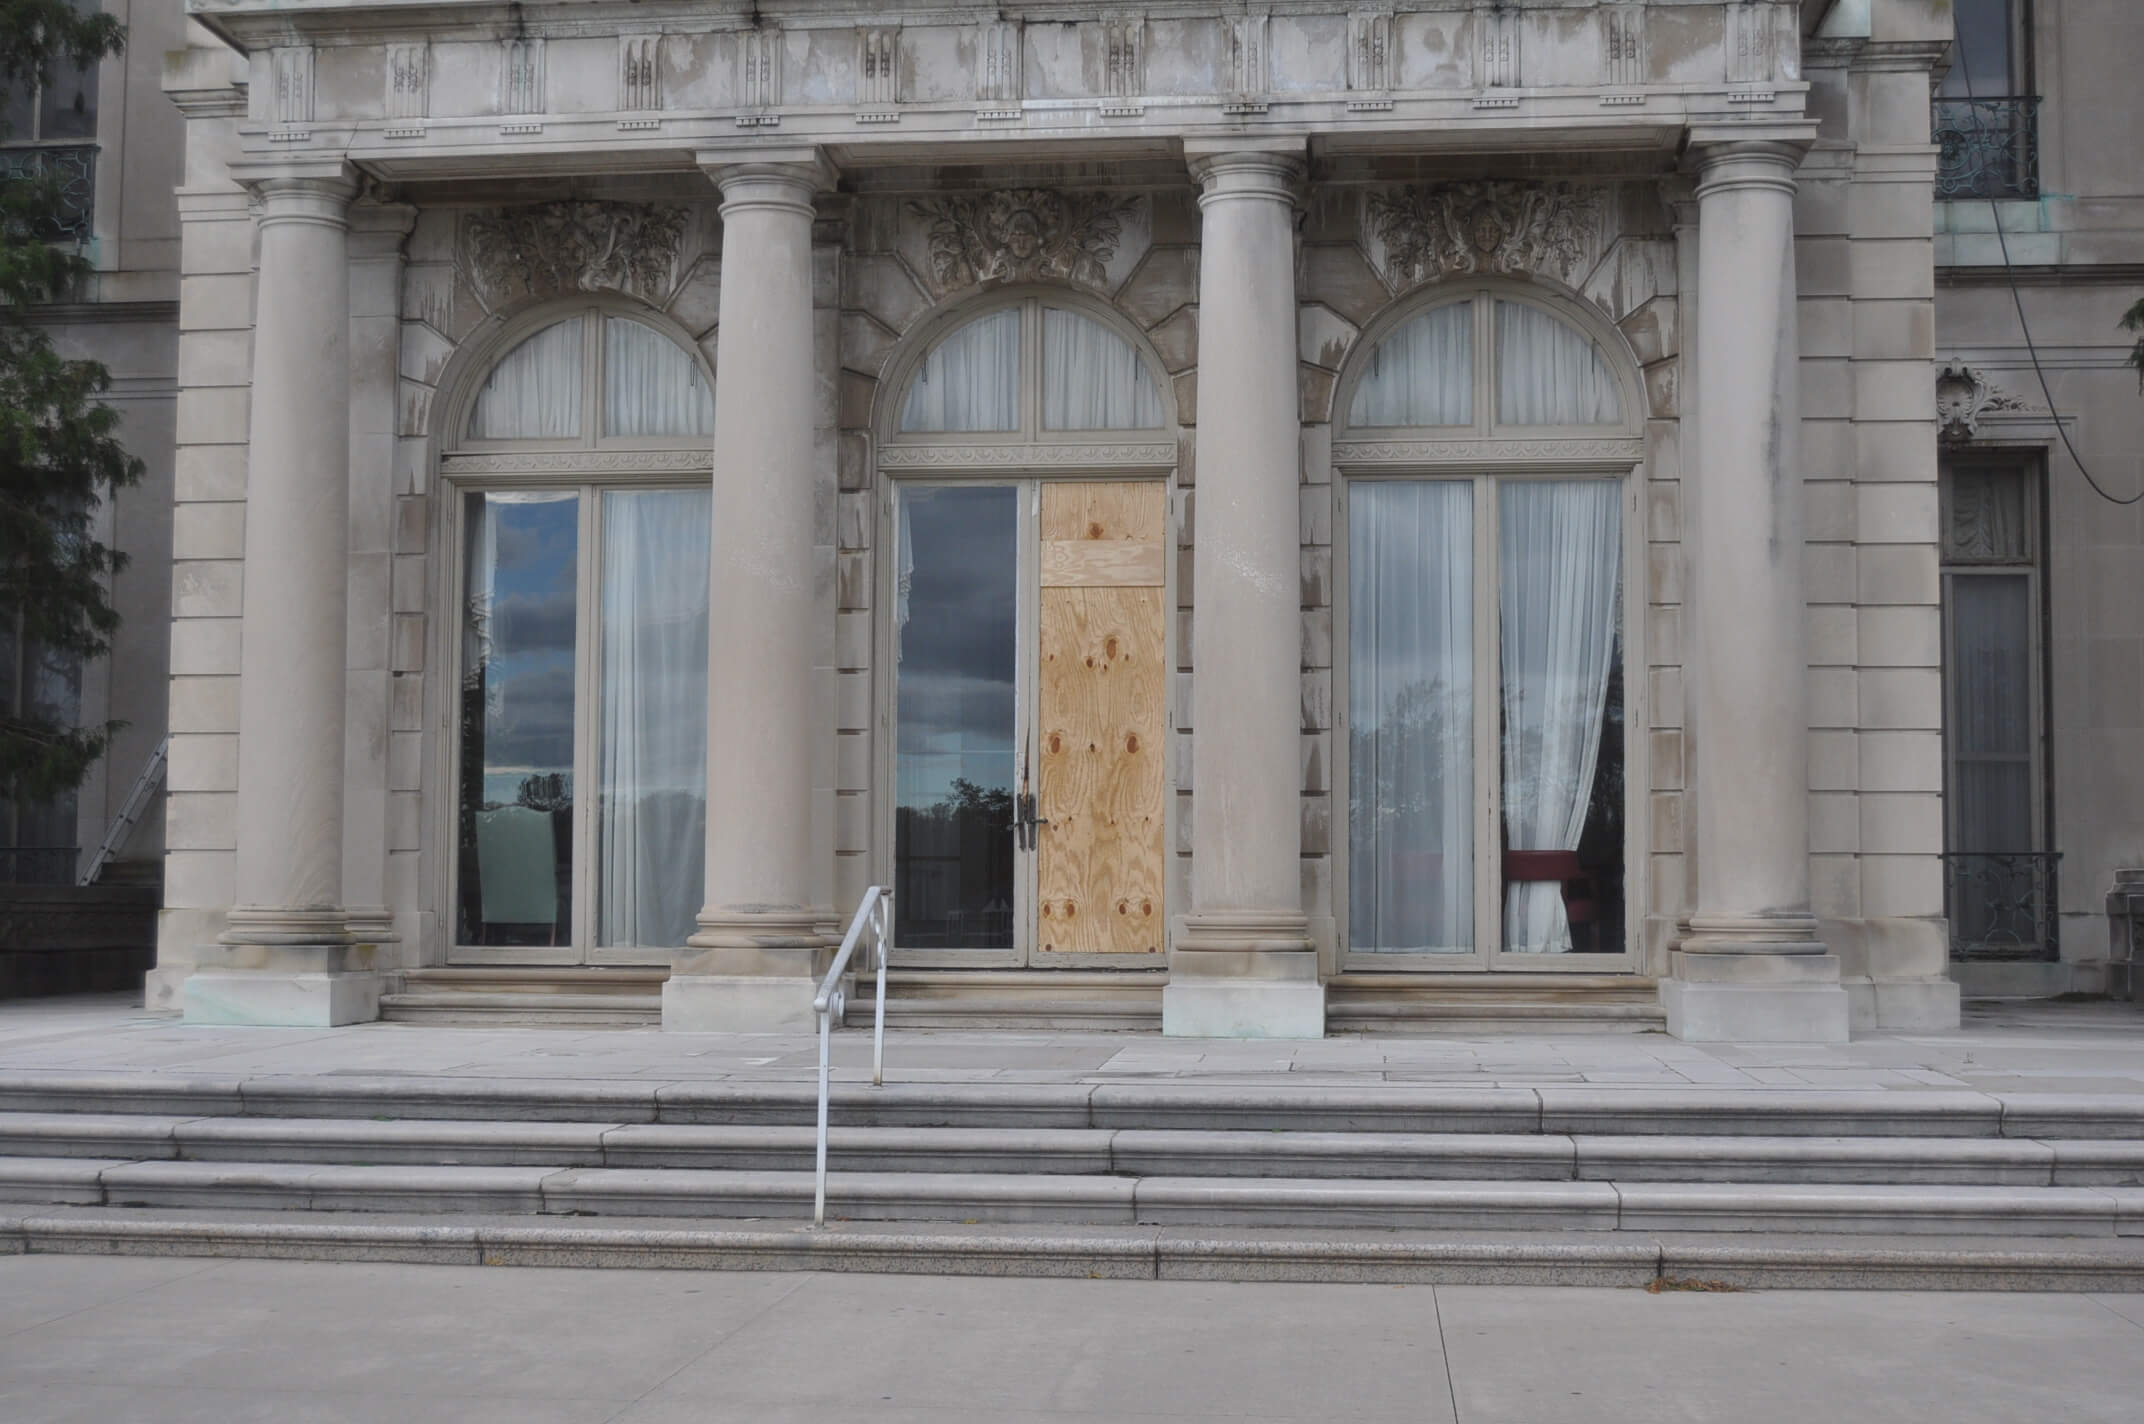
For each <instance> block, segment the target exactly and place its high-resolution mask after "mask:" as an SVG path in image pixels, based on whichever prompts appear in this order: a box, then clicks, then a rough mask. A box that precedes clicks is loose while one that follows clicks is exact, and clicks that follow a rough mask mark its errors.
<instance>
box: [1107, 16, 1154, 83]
mask: <svg viewBox="0 0 2144 1424" xmlns="http://www.w3.org/2000/svg"><path fill="white" fill-rule="evenodd" d="M1102 92H1103V94H1104V95H1106V96H1107V97H1109V98H1112V99H1131V98H1137V97H1138V96H1140V95H1142V94H1144V93H1145V92H1146V17H1145V16H1143V15H1141V16H1135V17H1132V18H1129V19H1114V20H1104V21H1103V22H1102Z"/></svg>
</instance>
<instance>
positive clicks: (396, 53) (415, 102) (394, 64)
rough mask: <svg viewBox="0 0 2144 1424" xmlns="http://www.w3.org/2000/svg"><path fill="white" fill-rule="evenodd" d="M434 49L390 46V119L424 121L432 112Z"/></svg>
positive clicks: (388, 60) (419, 46) (388, 95)
mask: <svg viewBox="0 0 2144 1424" xmlns="http://www.w3.org/2000/svg"><path fill="white" fill-rule="evenodd" d="M431 84H432V47H431V46H430V45H428V44H398V45H389V46H388V47H387V117H388V118H390V119H421V118H423V117H424V116H425V114H426V113H428V112H429V108H430V103H431Z"/></svg>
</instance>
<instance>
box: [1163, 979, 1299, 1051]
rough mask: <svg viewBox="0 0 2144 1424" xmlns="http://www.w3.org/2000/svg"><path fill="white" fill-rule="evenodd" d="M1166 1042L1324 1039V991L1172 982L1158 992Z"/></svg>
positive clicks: (1269, 984)
mask: <svg viewBox="0 0 2144 1424" xmlns="http://www.w3.org/2000/svg"><path fill="white" fill-rule="evenodd" d="M1161 1031H1162V1033H1163V1034H1164V1035H1165V1036H1166V1037H1169V1038H1323V1037H1325V986H1324V985H1323V984H1320V983H1318V982H1317V981H1315V980H1312V981H1310V982H1309V983H1303V982H1301V981H1296V982H1292V983H1291V982H1289V981H1288V980H1284V979H1188V980H1173V981H1171V982H1170V983H1168V984H1165V985H1163V986H1162V990H1161Z"/></svg>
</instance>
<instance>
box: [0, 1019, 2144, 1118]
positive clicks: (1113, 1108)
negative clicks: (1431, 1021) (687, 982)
mask: <svg viewBox="0 0 2144 1424" xmlns="http://www.w3.org/2000/svg"><path fill="white" fill-rule="evenodd" d="M843 1051H844V1053H845V1054H846V1055H847V1056H848V1057H850V1058H858V1057H861V1056H862V1054H865V1053H868V1051H869V1049H868V1044H864V1043H857V1042H853V1041H852V1042H849V1043H847V1044H845V1045H844V1046H843ZM840 1071H842V1072H844V1073H847V1074H849V1075H851V1077H852V1078H853V1076H854V1073H855V1071H856V1070H855V1069H854V1068H852V1067H845V1068H842V1069H841V1070H840ZM817 1092H818V1089H817V1086H816V1084H815V1083H814V1082H812V1081H811V1080H810V1078H809V1077H808V1076H806V1070H805V1069H804V1067H803V1066H802V1065H800V1066H799V1068H798V1077H797V1078H795V1079H794V1080H788V1081H743V1080H718V1081H701V1082H662V1081H656V1080H650V1079H642V1078H619V1079H569V1080H560V1079H495V1078H476V1077H467V1078H459V1077H439V1076H432V1077H424V1076H416V1075H411V1076H406V1077H405V1076H394V1075H384V1074H383V1075H379V1076H370V1077H368V1076H362V1075H356V1074H351V1075H340V1074H316V1075H306V1074H276V1073H266V1074H228V1075H209V1074H179V1073H156V1072H133V1073H81V1072H70V1071H23V1070H17V1071H10V1072H6V1073H0V1111H6V1112H43V1113H90V1114H111V1113H114V1112H118V1113H147V1114H157V1115H164V1116H174V1117H176V1116H185V1117H296V1118H391V1119H411V1120H436V1119H445V1120H452V1121H491V1122H553V1123H600V1124H614V1125H615V1124H624V1123H634V1122H640V1123H647V1122H658V1121H660V1122H667V1123H699V1124H735V1125H770V1126H778V1125H788V1126H801V1125H806V1124H809V1123H811V1122H812V1121H813V1120H814V1116H815V1113H816V1105H817ZM833 1121H834V1123H835V1124H836V1125H837V1126H842V1127H948V1128H961V1127H966V1128H1013V1129H1041V1128H1101V1129H1147V1130H1166V1129H1188V1130H1197V1131H1214V1130H1224V1129H1225V1130H1238V1131H1250V1132H1273V1131H1289V1132H1339V1133H1362V1132H1403V1133H1497V1134H1561V1135H1565V1136H1623V1137H1628V1136H1670V1137H1705V1136H1720V1135H1736V1136H1756V1137H1924V1138H1942V1137H1951V1138H2005V1137H2007V1138H2030V1139H2041V1140H2045V1139H2063V1140H2079V1139H2104V1140H2116V1141H2137V1140H2144V1097H2140V1096H2137V1095H2130V1094H2119V1093H2107V1094H2089V1093H2083V1094H2080V1093H2019V1094H2011V1093H1979V1092H1972V1091H1967V1090H1962V1089H1951V1090H1945V1089H1929V1090H1926V1091H1906V1090H1900V1091H1887V1090H1865V1091H1851V1090H1848V1091H1827V1090H1815V1089H1808V1090H1802V1089H1749V1088H1731V1089H1730V1088H1718V1089H1709V1088H1688V1089H1683V1088H1651V1087H1640V1088H1616V1087H1591V1086H1578V1085H1572V1086H1543V1087H1538V1088H1518V1087H1511V1088H1493V1087H1484V1088H1468V1087H1448V1086H1443V1085H1413V1084H1406V1083H1384V1084H1378V1085H1369V1086H1322V1085H1291V1084H1278V1085H1277V1084H1271V1083H1254V1084H1227V1083H1198V1082H1184V1081H1181V1080H1169V1081H1164V1082H1137V1081H1134V1082H1121V1083H1116V1082H1113V1083H902V1082H898V1081H896V1082H891V1083H888V1084H887V1085H886V1086H885V1087H883V1088H873V1087H870V1086H869V1085H867V1084H863V1083H859V1082H854V1081H850V1082H842V1083H836V1084H835V1086H834V1091H833Z"/></svg>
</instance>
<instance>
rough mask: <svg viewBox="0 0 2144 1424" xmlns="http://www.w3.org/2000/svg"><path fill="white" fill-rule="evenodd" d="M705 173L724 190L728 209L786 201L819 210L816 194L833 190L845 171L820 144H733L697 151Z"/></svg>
mask: <svg viewBox="0 0 2144 1424" xmlns="http://www.w3.org/2000/svg"><path fill="white" fill-rule="evenodd" d="M693 161H694V162H695V163H697V164H698V165H699V169H700V171H701V172H702V173H705V174H706V175H707V176H708V178H709V179H711V180H712V181H713V182H714V184H715V186H716V187H718V188H720V189H721V190H722V199H723V202H722V211H723V212H724V213H728V212H729V211H731V209H732V208H735V207H739V206H746V207H783V208H790V209H792V210H801V211H803V212H804V213H806V214H807V215H809V214H811V213H812V212H814V211H815V209H814V208H813V201H812V200H813V199H815V198H816V197H817V196H818V195H819V194H821V193H830V192H832V191H833V189H834V184H835V181H836V180H837V179H838V178H839V177H840V172H839V170H838V169H836V168H835V167H834V164H833V162H832V160H830V159H828V158H827V156H826V150H825V149H823V148H821V147H819V146H818V145H817V144H809V143H792V144H782V145H779V146H772V145H766V144H728V145H725V146H723V147H721V148H703V149H700V150H698V151H696V152H695V153H694V154H693Z"/></svg>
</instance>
